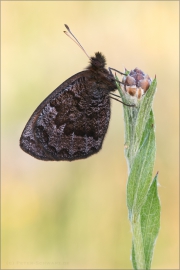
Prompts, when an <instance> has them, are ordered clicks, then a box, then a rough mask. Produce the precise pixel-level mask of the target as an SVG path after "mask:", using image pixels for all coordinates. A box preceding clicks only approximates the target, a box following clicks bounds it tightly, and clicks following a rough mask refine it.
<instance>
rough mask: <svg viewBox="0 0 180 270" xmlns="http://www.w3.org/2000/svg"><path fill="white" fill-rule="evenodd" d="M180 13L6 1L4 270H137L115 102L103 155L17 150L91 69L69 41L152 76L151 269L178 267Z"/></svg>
mask: <svg viewBox="0 0 180 270" xmlns="http://www.w3.org/2000/svg"><path fill="white" fill-rule="evenodd" d="M178 9H179V2H176V1H119V2H118V1H117V2H116V1H111V2H110V1H107V2H106V1H99V2H95V1H88V2H85V1H77V2H76V1H69V2H65V1H52V2H51V1H37V2H36V1H22V2H21V1H19V2H18V1H17V2H16V1H12V2H11V1H8V2H5V1H3V2H1V22H2V27H1V31H2V32H1V41H2V43H1V50H2V51H1V52H2V53H1V68H2V82H1V86H2V102H1V106H2V182H1V183H2V265H1V267H2V268H3V269H50V268H51V269H66V268H67V269H69V268H72V269H90V268H91V269H93V268H94V269H98V268H101V269H102V268H103V269H130V268H131V267H132V266H131V261H130V249H131V232H130V225H129V222H128V213H127V207H126V180H127V166H126V160H125V158H124V127H123V112H122V106H121V105H120V104H119V103H118V102H115V101H113V102H112V115H111V121H110V125H109V129H108V132H107V135H106V138H105V141H104V144H103V148H102V150H101V151H100V152H99V153H98V154H96V155H94V156H92V157H90V158H88V159H86V160H79V161H75V162H43V161H38V160H36V159H34V158H32V157H31V156H29V155H27V154H25V153H24V152H23V151H22V150H21V149H20V148H19V138H20V135H21V132H22V130H23V128H24V126H25V124H26V122H27V120H28V119H29V117H30V116H31V114H32V113H33V111H34V110H35V109H36V107H37V106H38V105H39V103H40V102H41V101H42V100H43V99H44V98H45V97H46V96H47V95H48V94H49V93H50V92H51V91H53V90H54V89H55V88H56V87H57V86H58V85H59V84H61V83H62V82H63V81H64V80H66V79H67V78H68V77H70V76H72V75H73V74H75V73H77V72H79V71H81V70H83V68H85V67H86V66H87V65H88V59H87V57H86V55H85V54H84V53H83V52H82V51H81V50H80V49H79V48H78V47H77V46H76V45H75V44H74V43H73V42H72V41H71V40H70V39H69V38H67V36H65V35H64V33H63V30H65V27H64V23H66V24H68V25H69V26H70V28H71V30H72V31H73V33H74V34H75V35H76V37H77V38H78V40H79V41H80V42H81V44H82V45H83V47H84V48H85V50H86V51H87V53H88V54H89V55H93V54H94V52H96V51H101V52H102V53H104V54H105V56H106V58H107V63H108V66H110V67H113V68H116V69H118V70H121V71H123V69H124V67H126V68H127V69H129V70H130V69H133V68H135V67H138V68H141V69H142V70H143V71H144V72H146V73H148V74H149V75H150V77H152V78H153V77H154V76H155V74H156V77H157V82H158V91H157V93H156V96H155V100H154V114H155V121H156V138H157V155H156V163H155V170H154V174H155V173H156V172H157V171H159V184H160V186H159V194H160V199H161V205H162V213H161V230H160V233H159V237H158V240H157V245H156V247H155V254H154V258H153V263H152V268H153V269H178V268H179V265H178V264H179V243H178V242H179V230H178V228H179V208H178V207H179V199H178V198H179V197H178V196H179V181H178V176H179V174H178V167H179V160H178V158H179V155H178V150H179V140H178V139H179V118H178V110H179V104H178V100H179V91H178V87H179V13H178Z"/></svg>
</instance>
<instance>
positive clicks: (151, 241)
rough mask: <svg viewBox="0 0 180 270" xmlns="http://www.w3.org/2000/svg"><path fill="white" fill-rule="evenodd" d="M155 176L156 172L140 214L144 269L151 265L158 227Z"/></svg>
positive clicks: (157, 200) (157, 199)
mask: <svg viewBox="0 0 180 270" xmlns="http://www.w3.org/2000/svg"><path fill="white" fill-rule="evenodd" d="M157 177H158V175H157V174H156V176H155V178H154V180H153V182H152V184H151V187H150V189H149V192H148V196H147V200H146V202H145V204H144V205H143V206H142V209H141V214H140V215H141V231H142V238H143V244H144V254H145V264H146V269H150V267H151V261H152V256H153V248H154V245H155V241H156V238H157V235H158V232H159V228H160V200H159V197H158V190H157Z"/></svg>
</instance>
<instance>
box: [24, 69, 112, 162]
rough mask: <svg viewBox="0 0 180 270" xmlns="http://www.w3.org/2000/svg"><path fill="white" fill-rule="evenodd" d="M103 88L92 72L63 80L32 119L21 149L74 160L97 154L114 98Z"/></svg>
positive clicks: (42, 156) (47, 157)
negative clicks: (111, 100) (111, 99)
mask: <svg viewBox="0 0 180 270" xmlns="http://www.w3.org/2000/svg"><path fill="white" fill-rule="evenodd" d="M103 88H106V87H105V86H104V85H103V84H102V83H100V82H97V79H96V80H95V79H93V76H92V74H91V73H90V72H89V71H82V72H80V73H77V74H76V75H74V76H72V77H71V78H69V79H68V80H67V81H65V82H64V83H62V84H61V85H60V86H59V87H57V88H56V89H55V90H54V91H53V92H52V93H51V94H50V95H49V96H48V97H47V98H46V99H45V100H44V101H43V102H42V103H41V104H40V105H39V106H38V108H37V109H36V110H35V112H34V113H33V115H32V116H31V118H30V119H29V121H28V123H27V124H26V126H25V128H24V131H23V133H22V135H21V138H20V146H21V148H22V149H23V150H24V151H25V152H26V153H28V154H30V155H32V156H33V157H35V158H37V159H40V160H69V161H71V160H76V159H82V158H86V157H88V156H90V155H92V154H95V153H97V152H98V151H99V150H100V148H101V146H102V142H103V139H104V136H105V134H106V131H107V128H108V125H109V119H110V98H109V94H108V92H107V89H103Z"/></svg>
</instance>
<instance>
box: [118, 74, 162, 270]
mask: <svg viewBox="0 0 180 270" xmlns="http://www.w3.org/2000/svg"><path fill="white" fill-rule="evenodd" d="M156 84H157V82H156V79H154V81H153V82H152V83H151V86H150V87H149V89H148V91H147V92H146V94H145V95H144V96H143V97H142V98H141V100H136V107H127V106H123V108H124V123H125V156H126V159H127V164H128V182H127V206H128V212H129V220H130V223H131V231H132V264H133V268H134V269H150V267H151V261H152V255H153V249H154V244H155V240H156V238H157V235H158V231H159V227H160V202H159V197H158V192H157V175H156V177H155V178H154V181H152V174H153V167H154V161H155V152H156V144H155V131H154V128H155V123H154V116H153V111H152V102H153V97H154V94H155V91H156ZM118 89H119V92H120V95H121V97H122V100H123V102H124V103H134V101H135V100H134V99H133V100H132V98H131V96H129V95H128V94H127V93H126V92H123V91H122V89H121V88H120V87H119V88H118Z"/></svg>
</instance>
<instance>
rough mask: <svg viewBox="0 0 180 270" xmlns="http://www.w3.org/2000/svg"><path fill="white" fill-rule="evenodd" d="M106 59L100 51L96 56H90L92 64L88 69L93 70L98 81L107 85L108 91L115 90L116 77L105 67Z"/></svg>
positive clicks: (92, 72)
mask: <svg viewBox="0 0 180 270" xmlns="http://www.w3.org/2000/svg"><path fill="white" fill-rule="evenodd" d="M105 66H106V59H105V57H104V55H102V53H100V52H96V53H95V57H91V58H90V65H89V66H88V67H87V69H88V70H89V71H90V72H91V74H92V75H93V77H94V79H95V81H96V82H98V81H99V82H100V83H103V84H104V85H106V88H107V89H108V92H110V91H115V90H116V89H117V87H116V83H115V80H114V77H113V75H112V74H110V73H109V71H108V70H107V69H106V68H105Z"/></svg>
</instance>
